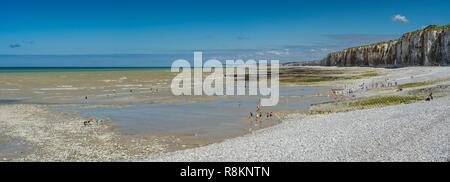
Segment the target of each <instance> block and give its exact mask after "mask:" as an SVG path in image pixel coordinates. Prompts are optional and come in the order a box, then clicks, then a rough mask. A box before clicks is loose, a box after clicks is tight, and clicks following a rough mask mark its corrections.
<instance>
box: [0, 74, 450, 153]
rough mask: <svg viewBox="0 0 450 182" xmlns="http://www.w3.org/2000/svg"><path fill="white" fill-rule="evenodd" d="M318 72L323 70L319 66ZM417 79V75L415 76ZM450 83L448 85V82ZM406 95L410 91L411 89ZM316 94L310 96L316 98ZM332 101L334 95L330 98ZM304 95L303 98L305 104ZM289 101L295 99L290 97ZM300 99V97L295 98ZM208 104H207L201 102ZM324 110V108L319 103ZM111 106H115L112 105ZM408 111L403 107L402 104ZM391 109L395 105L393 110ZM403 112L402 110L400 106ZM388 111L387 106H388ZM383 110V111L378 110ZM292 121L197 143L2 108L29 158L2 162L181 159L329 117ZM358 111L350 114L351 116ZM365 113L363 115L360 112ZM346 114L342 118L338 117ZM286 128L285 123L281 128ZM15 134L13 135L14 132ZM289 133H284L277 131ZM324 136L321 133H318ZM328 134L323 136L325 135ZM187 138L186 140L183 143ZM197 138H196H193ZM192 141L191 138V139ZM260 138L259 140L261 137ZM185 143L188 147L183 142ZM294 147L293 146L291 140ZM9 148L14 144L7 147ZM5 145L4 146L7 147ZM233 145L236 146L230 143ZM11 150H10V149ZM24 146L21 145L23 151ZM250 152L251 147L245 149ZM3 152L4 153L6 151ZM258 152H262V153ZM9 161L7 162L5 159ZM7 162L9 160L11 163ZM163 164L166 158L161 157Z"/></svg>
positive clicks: (2, 125) (1, 122) (33, 108)
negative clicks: (179, 155) (186, 154)
mask: <svg viewBox="0 0 450 182" xmlns="http://www.w3.org/2000/svg"><path fill="white" fill-rule="evenodd" d="M315 68H317V67H315ZM319 68H322V67H319ZM323 69H326V70H334V69H336V70H349V69H350V70H366V69H364V68H338V67H336V68H335V67H331V68H330V67H324V68H323ZM448 71H450V68H449V67H409V68H400V69H398V70H390V69H378V71H377V72H379V75H378V76H375V77H370V78H362V79H355V80H337V81H329V82H319V83H315V84H307V85H304V86H308V87H309V86H313V87H314V86H319V87H320V88H322V89H324V90H321V91H320V92H321V93H320V94H319V95H322V96H326V92H327V90H328V89H325V87H323V86H326V87H327V88H333V87H339V86H342V85H358V84H360V83H364V82H369V81H373V80H383V79H386V78H391V79H399V80H401V81H399V82H400V83H408V82H414V81H423V80H434V79H438V78H442V77H443V76H446V75H447V74H448ZM411 75H414V76H411ZM444 82H445V83H448V82H449V81H448V80H444ZM286 85H288V86H298V85H296V84H286ZM392 89H393V88H384V89H373V90H368V91H356V92H355V93H353V99H357V98H364V97H368V96H371V95H385V94H392V93H393V92H394V91H393V90H392ZM405 90H406V91H408V90H409V88H408V89H405ZM311 96H313V95H309V96H308V97H311ZM328 97H329V96H328ZM302 98H303V99H304V96H300V97H298V99H300V100H302ZM285 99H287V100H290V99H292V98H291V96H286V97H285ZM293 99H294V100H295V99H297V97H295V98H293ZM200 100H203V101H204V100H205V99H200ZM206 100H208V99H206ZM318 105H321V104H318ZM105 106H109V105H108V104H107V105H105ZM401 106H402V105H401ZM388 107H391V106H388ZM399 107H400V106H399ZM383 108H384V107H383ZM400 108H401V107H400ZM375 109H379V108H375ZM280 112H282V114H283V115H285V114H286V116H287V119H282V121H280V122H277V123H276V124H274V125H270V126H269V127H264V128H262V129H257V130H251V131H243V132H241V133H240V134H239V135H234V136H228V137H225V138H221V139H212V140H210V139H206V140H205V139H202V138H195V136H190V135H188V134H186V133H184V134H183V133H179V135H177V134H173V133H172V134H164V133H163V134H156V135H155V134H151V135H150V134H149V135H145V134H144V135H140V134H124V133H121V132H120V131H118V130H117V128H116V127H115V126H114V124H113V123H102V124H101V125H100V126H89V127H87V128H86V127H85V128H83V126H82V122H83V120H84V119H85V118H83V117H82V116H81V115H79V114H74V113H65V112H56V111H52V110H50V109H49V107H48V106H45V104H44V105H42V104H41V105H39V104H17V103H5V104H0V113H1V116H0V131H2V132H3V133H6V134H7V135H8V136H9V137H11V138H14V139H18V140H20V142H19V143H21V144H20V145H24V146H25V145H27V150H26V151H25V152H28V153H27V155H25V154H23V155H22V156H19V157H18V156H16V157H14V156H13V157H11V156H8V154H5V155H2V153H0V156H2V157H0V160H3V161H11V160H12V161H135V160H139V159H148V156H155V155H156V156H166V155H172V154H173V155H175V154H177V153H178V152H183V151H196V150H202V149H204V148H208V147H210V146H217V145H223V143H229V142H230V141H235V140H238V141H239V139H240V138H246V137H248V136H253V135H258V136H259V135H260V134H259V133H264V132H266V131H267V130H269V131H272V130H275V129H274V128H280V127H283V126H284V125H285V124H284V123H285V122H286V123H292V122H293V121H291V120H295V119H292V117H294V118H296V119H297V120H301V119H302V118H305V117H321V116H322V117H326V116H328V115H323V114H322V115H312V116H311V115H304V114H307V113H308V110H305V111H304V112H303V114H292V113H299V112H300V110H298V109H293V110H292V109H291V110H285V111H283V110H280ZM351 112H354V111H350V112H348V113H351ZM356 112H359V111H356ZM337 114H340V113H337ZM280 123H281V124H280ZM8 132H9V133H8ZM277 132H281V133H282V132H283V131H281V130H280V131H277ZM318 132H321V131H318ZM322 132H323V131H322ZM183 137H184V139H187V140H184V139H183ZM192 137H194V138H195V139H192ZM189 138H191V139H189ZM256 138H259V137H256ZM183 142H184V143H183ZM288 142H289V141H288ZM6 144H8V143H7V142H6ZM1 145H2V143H0V147H1ZM230 145H231V144H230ZM6 146H7V145H6ZM19 147H20V146H19ZM243 147H245V146H243ZM0 149H1V148H0ZM254 152H256V153H257V152H258V151H257V150H256V151H254ZM3 156H7V157H3ZM150 158H151V161H158V160H159V159H158V158H157V157H150ZM5 159H6V160H5ZM160 159H163V158H160Z"/></svg>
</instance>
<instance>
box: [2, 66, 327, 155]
mask: <svg viewBox="0 0 450 182" xmlns="http://www.w3.org/2000/svg"><path fill="white" fill-rule="evenodd" d="M0 75H1V77H0V83H1V84H0V93H1V94H0V106H2V107H1V112H2V115H3V116H4V117H3V118H2V120H1V124H0V126H2V133H4V134H5V135H7V136H8V137H10V138H11V140H8V141H3V142H2V144H1V145H0V147H1V149H2V151H1V153H2V156H5V160H13V161H110V160H127V159H128V158H130V157H138V156H142V155H147V154H149V153H154V152H170V151H176V150H179V149H186V148H194V147H199V146H204V145H208V144H211V143H216V142H220V141H223V140H225V139H227V138H232V137H236V136H242V135H245V134H248V133H250V132H252V131H255V130H258V129H262V128H267V127H270V126H273V125H275V124H278V123H280V121H281V120H282V119H283V117H284V116H285V115H286V114H287V113H290V112H299V111H301V110H303V109H307V107H309V105H310V104H311V103H317V102H323V101H324V100H327V99H328V98H327V97H323V96H322V97H316V96H313V95H314V94H316V93H317V92H323V91H324V90H326V89H324V88H325V87H315V86H314V87H311V86H304V87H299V86H283V87H282V88H281V90H282V91H281V97H280V104H279V105H278V106H276V107H273V108H264V109H263V112H274V116H273V117H271V118H263V119H262V124H261V125H258V126H255V122H251V120H254V118H253V119H251V120H250V119H249V118H248V114H249V112H252V111H253V112H254V110H255V106H256V103H257V99H258V97H234V96H217V97H204V96H183V97H173V96H172V95H171V92H170V90H169V84H170V80H171V78H172V77H173V76H174V74H172V73H170V72H169V70H167V69H130V70H127V69H125V70H120V69H119V70H114V69H113V70H59V71H56V70H55V71H48V70H42V71H41V70H37V71H32V72H30V71H22V72H21V71H19V72H17V71H16V72H14V71H9V72H1V73H0ZM86 97H87V99H86ZM90 116H96V117H97V118H98V119H103V120H107V121H110V120H111V122H105V123H102V124H101V125H99V126H97V125H91V126H87V127H85V126H83V121H85V120H87V118H88V117H90ZM15 123H16V124H15ZM23 131H26V132H29V133H23ZM56 131H57V132H56ZM15 132H16V133H15ZM80 140H81V141H80ZM17 141H19V142H17ZM3 143H4V144H3ZM17 143H19V145H17ZM80 145H81V146H80ZM91 145H92V146H95V147H92V148H88V147H89V146H91ZM22 146H24V147H22ZM25 146H27V147H25ZM74 146H76V147H74ZM3 154H4V155H3ZM10 154H13V155H10Z"/></svg>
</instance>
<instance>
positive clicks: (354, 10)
mask: <svg viewBox="0 0 450 182" xmlns="http://www.w3.org/2000/svg"><path fill="white" fill-rule="evenodd" d="M395 16H396V17H395ZM394 17H395V18H394ZM0 22H1V23H0V55H1V54H3V55H4V54H13V55H36V54H38V55H67V54H69V55H72V54H77V55H80V54H81V55H83V54H179V53H183V54H184V53H188V52H192V50H202V51H204V52H206V53H209V54H211V55H214V56H217V57H218V58H220V57H239V56H242V57H244V58H246V57H252V56H253V57H258V56H260V57H264V56H266V57H270V58H272V57H273V58H281V59H283V60H309V59H319V58H320V57H322V56H324V55H325V54H326V53H328V52H331V51H335V50H339V49H342V48H344V47H348V46H354V45H358V44H365V43H369V42H374V41H379V40H385V39H392V38H395V37H397V36H399V35H401V34H402V33H404V32H407V31H412V30H415V29H419V28H421V27H423V26H426V25H430V24H437V25H443V24H448V23H450V1H448V0H429V1H423V0H420V1H418V0H408V1H406V0H372V1H370V0H367V1H361V0H357V1H353V0H340V1H338V0H335V1H331V0H330V1H324V0H315V1H301V0H297V1H283V0H276V1H275V0H274V1H264V0H262V1H243V0H240V1H234V0H226V1H225V0H223V1H220V0H210V1H195V0H194V1H171V0H168V1H167V0H165V1H143V0H141V1H139V0H123V1H119V0H89V1H88V0H64V1H50V0H40V1H36V0H29V1H26V0H2V1H0ZM0 65H1V64H0Z"/></svg>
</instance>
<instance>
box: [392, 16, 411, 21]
mask: <svg viewBox="0 0 450 182" xmlns="http://www.w3.org/2000/svg"><path fill="white" fill-rule="evenodd" d="M392 21H395V22H402V23H409V20H408V18H406V16H402V15H400V14H397V15H395V16H393V17H392Z"/></svg>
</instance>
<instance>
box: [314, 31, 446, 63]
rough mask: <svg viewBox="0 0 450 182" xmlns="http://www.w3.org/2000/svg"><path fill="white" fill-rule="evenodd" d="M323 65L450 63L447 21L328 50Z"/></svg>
mask: <svg viewBox="0 0 450 182" xmlns="http://www.w3.org/2000/svg"><path fill="white" fill-rule="evenodd" d="M321 65H323V66H380V67H389V66H395V67H398V66H433V65H450V25H447V26H428V27H426V28H424V29H422V30H418V31H415V32H411V33H406V34H404V35H403V36H402V37H401V38H399V39H397V40H391V41H387V42H381V43H375V44H371V45H367V46H360V47H354V48H348V49H345V50H343V51H339V52H334V53H331V54H329V55H328V56H327V57H326V58H325V59H323V60H322V61H321Z"/></svg>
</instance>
